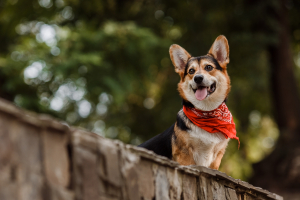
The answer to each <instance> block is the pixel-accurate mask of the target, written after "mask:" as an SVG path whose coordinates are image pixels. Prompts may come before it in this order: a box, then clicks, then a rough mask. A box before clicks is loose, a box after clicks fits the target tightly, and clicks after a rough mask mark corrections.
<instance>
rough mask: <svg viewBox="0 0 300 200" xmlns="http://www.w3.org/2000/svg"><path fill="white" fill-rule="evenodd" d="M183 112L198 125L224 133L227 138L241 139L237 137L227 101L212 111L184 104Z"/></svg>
mask: <svg viewBox="0 0 300 200" xmlns="http://www.w3.org/2000/svg"><path fill="white" fill-rule="evenodd" d="M183 112H184V114H185V115H186V116H187V118H189V120H191V121H192V122H193V124H195V125H196V126H198V127H200V128H202V129H204V130H206V131H207V132H209V133H218V132H220V133H223V135H224V136H225V137H226V138H231V139H236V140H237V141H238V142H239V147H240V140H239V138H238V137H236V129H235V124H234V121H233V118H232V114H231V112H230V111H229V110H228V107H227V106H226V104H225V102H223V103H222V104H221V105H220V106H219V107H218V108H216V109H215V110H212V111H202V110H198V109H196V108H189V107H186V106H183Z"/></svg>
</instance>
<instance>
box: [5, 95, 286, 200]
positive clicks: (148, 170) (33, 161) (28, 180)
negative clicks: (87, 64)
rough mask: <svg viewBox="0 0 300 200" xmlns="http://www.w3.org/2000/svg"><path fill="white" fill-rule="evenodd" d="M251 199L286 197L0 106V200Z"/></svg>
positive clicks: (203, 168) (215, 172)
mask: <svg viewBox="0 0 300 200" xmlns="http://www.w3.org/2000/svg"><path fill="white" fill-rule="evenodd" d="M14 199H18V200H19V199H20V200H21V199H22V200H23V199H24V200H25V199H26V200H27V199H28V200H40V199H43V200H91V199H93V200H94V199H95V200H97V199H99V200H100V199H101V200H119V199H122V200H154V199H155V200H193V199H195V200H198V199H199V200H208V199H218V200H252V199H282V198H281V197H280V196H278V195H276V194H273V193H270V192H268V191H266V190H263V189H261V188H257V187H254V186H252V185H250V184H248V183H246V182H243V181H240V180H236V179H233V178H231V177H229V176H227V175H226V174H224V173H221V172H219V171H216V170H211V169H208V168H205V167H184V166H180V165H178V164H177V163H176V162H173V161H170V160H168V159H166V158H164V157H161V156H157V155H155V154H153V153H152V152H149V151H147V150H144V149H141V148H137V147H133V146H131V145H125V144H123V143H121V142H119V141H114V140H109V139H105V138H102V137H100V136H98V135H96V134H94V133H90V132H86V131H84V130H81V129H75V128H71V127H69V126H67V125H66V124H63V123H61V122H58V121H56V120H54V119H51V118H49V117H47V116H43V115H36V114H34V113H29V112H25V111H23V110H20V109H18V108H16V107H15V106H13V105H12V104H9V103H7V102H5V101H3V100H0V200H14Z"/></svg>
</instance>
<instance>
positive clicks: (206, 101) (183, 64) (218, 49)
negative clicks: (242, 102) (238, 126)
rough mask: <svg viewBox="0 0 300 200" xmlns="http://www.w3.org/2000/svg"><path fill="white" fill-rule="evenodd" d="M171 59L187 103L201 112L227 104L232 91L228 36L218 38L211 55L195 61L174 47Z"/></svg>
mask: <svg viewBox="0 0 300 200" xmlns="http://www.w3.org/2000/svg"><path fill="white" fill-rule="evenodd" d="M170 56H171V60H172V63H173V65H174V66H175V71H176V72H177V73H178V74H179V75H180V77H181V80H180V82H179V84H178V91H179V93H180V96H181V97H182V98H183V99H184V101H188V102H190V103H192V104H193V105H194V107H195V108H197V109H200V110H203V111H210V110H214V109H216V108H217V107H218V106H219V105H220V104H221V103H222V102H223V101H224V100H225V98H226V97H227V95H228V93H229V91H230V79H229V76H228V74H227V70H226V66H227V64H228V63H229V46H228V41H227V39H226V37H225V36H223V35H220V36H219V37H217V39H216V40H215V42H214V43H213V45H212V46H211V48H210V50H209V52H208V54H207V55H204V56H199V57H192V56H191V55H190V54H189V53H188V52H187V51H186V50H185V49H184V48H182V47H180V46H179V45H176V44H173V45H172V46H171V47H170Z"/></svg>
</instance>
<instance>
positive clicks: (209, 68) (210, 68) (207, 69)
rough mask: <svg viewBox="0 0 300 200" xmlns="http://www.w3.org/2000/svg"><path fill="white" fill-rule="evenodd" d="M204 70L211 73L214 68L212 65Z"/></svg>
mask: <svg viewBox="0 0 300 200" xmlns="http://www.w3.org/2000/svg"><path fill="white" fill-rule="evenodd" d="M204 69H205V70H206V71H208V72H209V71H211V70H212V69H213V66H211V65H206V66H205V67H204Z"/></svg>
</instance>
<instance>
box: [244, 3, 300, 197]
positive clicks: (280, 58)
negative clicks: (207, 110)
mask: <svg viewBox="0 0 300 200" xmlns="http://www.w3.org/2000/svg"><path fill="white" fill-rule="evenodd" d="M277 2H278V3H279V4H280V7H278V9H277V10H276V11H275V10H273V11H272V12H273V14H274V15H273V16H274V19H275V20H276V21H277V24H278V29H279V32H278V43H277V44H274V45H271V46H269V48H268V52H269V60H270V61H269V62H270V67H271V80H270V81H271V90H272V95H273V107H274V114H275V119H276V122H277V124H278V127H279V130H280V137H279V140H278V142H277V145H276V148H275V150H274V151H273V152H272V153H271V154H270V155H269V156H268V157H266V158H265V159H264V160H262V161H261V162H259V163H257V164H255V165H254V166H253V167H254V177H253V178H252V179H251V181H250V182H251V183H253V184H254V185H257V186H260V187H263V188H266V189H268V190H271V191H273V192H277V193H278V194H281V195H283V196H285V197H286V199H293V198H297V199H300V190H299V188H300V101H299V93H298V88H297V84H296V79H295V76H294V73H293V60H292V53H291V46H290V38H289V35H290V33H289V24H288V10H287V8H286V5H287V0H278V1H277ZM288 194H289V195H293V197H292V196H287V195H288Z"/></svg>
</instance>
